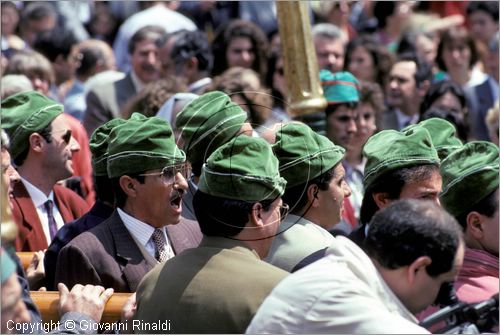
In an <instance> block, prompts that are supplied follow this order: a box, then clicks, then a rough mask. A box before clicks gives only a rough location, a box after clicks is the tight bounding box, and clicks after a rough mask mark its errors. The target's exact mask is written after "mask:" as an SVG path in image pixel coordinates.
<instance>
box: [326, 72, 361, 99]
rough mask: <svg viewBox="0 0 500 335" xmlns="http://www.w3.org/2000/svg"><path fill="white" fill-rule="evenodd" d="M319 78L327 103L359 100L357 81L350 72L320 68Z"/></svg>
mask: <svg viewBox="0 0 500 335" xmlns="http://www.w3.org/2000/svg"><path fill="white" fill-rule="evenodd" d="M319 78H320V80H321V86H323V95H324V96H325V98H326V101H328V104H329V105H336V104H341V103H345V102H358V101H359V81H358V80H357V79H356V77H354V76H353V75H352V74H351V73H350V72H335V73H331V72H330V71H328V70H321V71H320V73H319Z"/></svg>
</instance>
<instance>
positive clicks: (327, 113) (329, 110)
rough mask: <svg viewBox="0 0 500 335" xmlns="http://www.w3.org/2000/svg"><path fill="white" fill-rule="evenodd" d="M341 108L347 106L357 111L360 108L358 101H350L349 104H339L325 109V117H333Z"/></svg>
mask: <svg viewBox="0 0 500 335" xmlns="http://www.w3.org/2000/svg"><path fill="white" fill-rule="evenodd" d="M340 106H346V107H347V108H349V109H355V108H356V107H358V102H357V101H348V102H341V103H339V104H331V105H328V106H326V109H325V116H326V118H328V117H329V116H330V115H332V114H333V113H334V112H335V111H336V110H337V109H338V108H339V107H340Z"/></svg>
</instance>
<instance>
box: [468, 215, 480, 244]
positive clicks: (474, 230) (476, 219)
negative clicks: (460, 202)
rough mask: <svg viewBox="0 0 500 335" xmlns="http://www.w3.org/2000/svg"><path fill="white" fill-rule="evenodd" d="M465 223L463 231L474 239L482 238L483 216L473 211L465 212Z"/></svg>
mask: <svg viewBox="0 0 500 335" xmlns="http://www.w3.org/2000/svg"><path fill="white" fill-rule="evenodd" d="M466 223H467V226H466V228H465V231H466V232H467V233H469V234H471V235H472V237H474V239H476V240H481V239H483V238H484V230H483V216H482V215H481V214H480V213H478V212H476V211H473V212H470V213H469V214H467V218H466Z"/></svg>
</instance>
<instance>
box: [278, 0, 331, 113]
mask: <svg viewBox="0 0 500 335" xmlns="http://www.w3.org/2000/svg"><path fill="white" fill-rule="evenodd" d="M276 9H277V13H278V27H279V33H280V39H281V48H282V50H283V63H284V69H285V78H286V83H287V88H288V92H289V94H288V107H289V110H288V112H289V113H290V115H292V116H294V117H298V116H303V115H306V114H311V113H315V112H318V111H322V110H324V109H325V108H326V106H327V102H326V99H325V98H324V96H323V89H322V88H321V84H320V81H319V70H318V61H317V59H316V51H315V49H314V45H313V42H312V35H311V22H310V19H309V11H308V5H307V1H276Z"/></svg>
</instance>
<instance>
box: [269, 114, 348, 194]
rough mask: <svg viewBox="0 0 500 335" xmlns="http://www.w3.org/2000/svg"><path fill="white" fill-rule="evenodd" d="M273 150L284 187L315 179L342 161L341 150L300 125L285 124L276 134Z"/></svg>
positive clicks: (342, 152) (308, 128)
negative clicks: (284, 183) (284, 182)
mask: <svg viewBox="0 0 500 335" xmlns="http://www.w3.org/2000/svg"><path fill="white" fill-rule="evenodd" d="M273 151H274V154H275V155H276V157H278V160H279V164H280V175H281V176H282V177H283V178H285V179H286V182H287V183H286V187H287V188H290V187H293V186H297V185H300V184H304V183H306V182H308V181H309V180H311V179H313V178H316V177H318V176H320V175H322V174H323V173H325V172H326V171H328V170H330V169H331V168H332V167H334V166H335V165H337V164H338V163H339V162H340V161H341V160H342V158H344V153H345V150H344V149H343V148H342V147H339V146H337V145H335V144H333V142H332V141H330V140H329V139H328V138H326V137H325V136H322V135H318V134H317V133H315V132H314V131H312V129H311V128H310V127H308V126H307V125H305V124H301V123H289V124H286V125H284V126H282V127H281V128H280V129H279V130H278V131H277V132H276V143H275V144H274V145H273Z"/></svg>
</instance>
